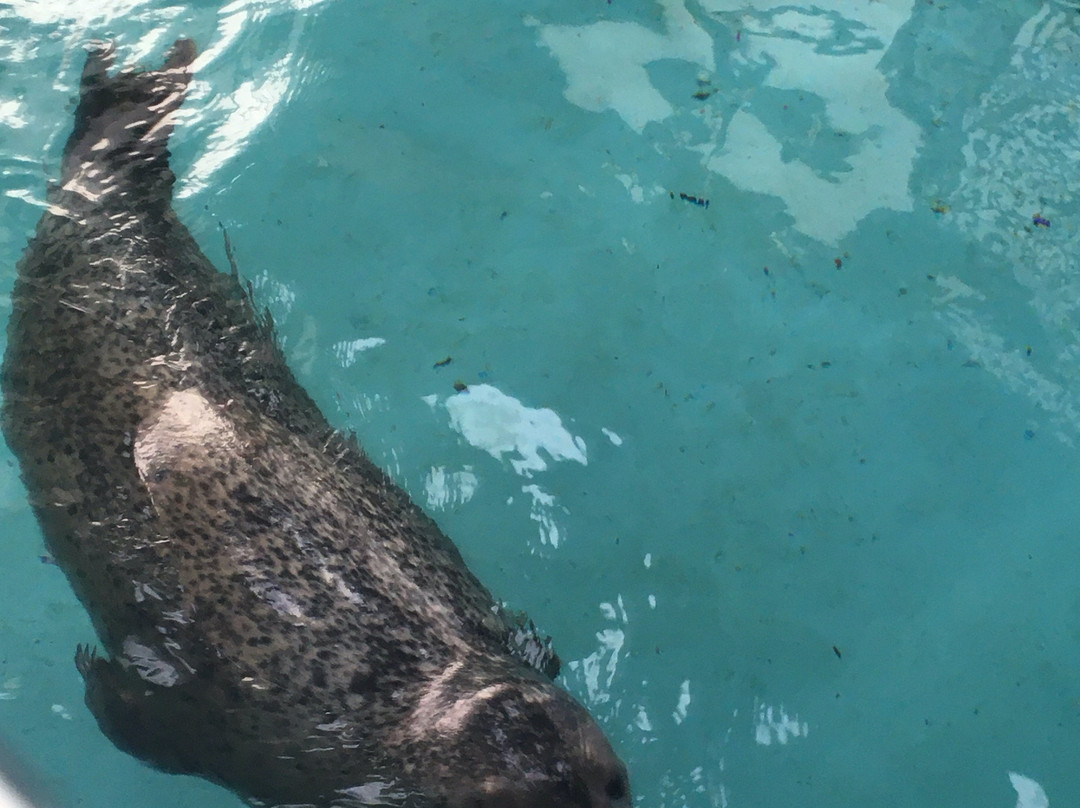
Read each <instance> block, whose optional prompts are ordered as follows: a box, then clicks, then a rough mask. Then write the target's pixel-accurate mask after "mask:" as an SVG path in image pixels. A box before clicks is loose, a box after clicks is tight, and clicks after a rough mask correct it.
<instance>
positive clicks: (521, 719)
mask: <svg viewBox="0 0 1080 808" xmlns="http://www.w3.org/2000/svg"><path fill="white" fill-rule="evenodd" d="M195 56H196V49H195V46H194V44H193V43H192V42H191V41H190V40H184V39H181V40H178V41H177V42H176V43H175V44H174V45H173V47H172V49H171V50H170V52H169V54H168V55H167V57H166V59H165V62H164V65H163V66H162V67H161V68H159V69H156V70H144V71H139V70H134V69H125V70H121V71H118V72H115V73H114V72H112V63H113V61H114V54H113V52H112V50H111V48H110V47H108V46H104V45H93V46H91V48H90V50H89V54H88V58H87V61H86V67H85V69H84V71H83V74H82V79H81V87H80V96H79V103H78V108H77V110H76V112H75V123H74V130H73V132H72V134H71V136H70V138H69V140H68V141H67V144H66V146H65V149H64V155H63V162H62V176H61V179H60V181H59V183H57V184H54V185H53V186H52V187H51V188H50V190H49V194H48V207H47V210H46V212H45V213H44V215H43V216H42V217H41V220H40V222H39V224H38V226H37V231H36V234H35V235H34V237H33V238H32V240H31V241H30V244H29V246H28V247H27V250H26V253H25V254H24V256H23V258H22V260H21V261H20V263H19V271H18V278H17V280H16V283H15V287H14V291H13V294H12V308H13V311H12V315H11V321H10V324H9V327H8V346H7V351H6V354H5V356H4V364H3V371H2V382H3V410H2V419H3V430H4V434H5V436H6V438H7V441H8V443H9V445H10V446H11V448H12V450H13V452H14V453H15V455H16V456H17V458H18V461H19V464H20V468H21V472H22V477H23V480H24V481H25V484H26V487H27V490H28V492H29V498H30V502H31V504H32V506H33V508H34V511H35V512H36V515H37V518H38V520H39V522H40V524H41V527H42V530H43V533H44V535H45V538H46V542H47V544H48V546H49V548H50V550H51V552H52V553H53V555H54V556H55V558H56V560H57V562H58V564H59V565H60V566H61V567H62V568H63V570H64V571H65V573H66V574H67V576H68V578H69V580H70V582H71V584H72V587H73V588H74V590H75V592H76V594H77V595H78V597H79V598H80V600H81V601H82V603H83V604H84V605H85V607H86V608H87V611H88V612H89V613H90V615H91V617H92V619H93V622H94V627H95V631H96V633H97V635H98V637H99V640H100V643H101V645H102V646H103V648H104V650H105V652H106V653H105V654H101V655H99V654H98V653H97V652H96V651H93V650H89V649H88V648H86V647H82V646H80V648H79V649H78V650H77V652H76V664H77V666H78V669H79V670H80V671H81V673H82V675H83V676H84V678H85V681H86V702H87V704H88V706H89V708H90V710H91V711H92V712H93V714H94V716H95V717H96V719H97V721H98V723H99V725H100V727H101V729H102V730H103V731H104V732H105V734H106V735H107V736H108V737H109V738H110V739H112V741H113V742H114V743H115V744H116V745H117V746H119V747H120V748H122V749H124V750H126V751H128V752H130V753H132V754H134V755H136V756H138V757H140V758H142V759H143V760H145V761H147V762H148V763H150V764H152V765H154V766H157V767H159V768H161V769H164V770H166V771H172V772H184V773H190V774H196V775H200V776H202V777H205V778H208V779H210V780H213V781H216V782H218V783H220V784H223V785H224V786H226V787H228V788H230V789H232V790H233V791H235V792H236V793H238V794H240V795H241V796H243V797H245V798H247V799H250V800H257V801H260V802H262V803H264V804H267V803H269V804H289V805H311V806H331V805H335V806H336V805H370V804H373V803H377V804H388V805H398V806H409V807H410V808H412V807H415V808H627V807H628V806H629V805H630V800H631V797H630V789H629V784H628V779H627V774H626V769H625V767H624V765H623V764H622V762H621V761H620V760H619V759H618V757H617V756H616V754H615V752H614V751H613V750H612V747H611V745H610V744H609V742H608V740H607V739H606V738H605V737H604V735H603V733H602V732H601V730H600V728H599V727H598V726H597V725H596V723H595V722H594V721H593V720H592V718H591V717H590V716H589V714H588V712H587V711H586V710H585V708H584V707H582V706H581V705H580V704H579V703H577V702H576V701H575V700H574V699H573V698H572V697H571V696H570V695H569V694H568V693H566V692H565V691H564V690H562V689H560V688H559V687H558V686H556V685H555V684H554V683H553V681H552V677H553V675H554V674H555V672H556V671H557V669H558V659H557V657H556V656H555V655H554V653H553V652H552V651H551V649H550V646H549V644H548V643H547V642H546V641H544V640H541V639H540V637H539V636H538V635H537V634H536V632H535V629H534V628H533V627H532V625H531V623H529V622H528V621H527V620H525V619H524V618H522V617H520V616H516V615H515V614H511V613H509V612H508V611H506V610H504V609H503V608H501V607H500V606H498V605H497V604H496V602H495V601H494V600H493V598H492V596H491V594H490V593H489V592H488V590H487V589H485V588H484V586H483V585H482V584H481V583H480V582H479V581H478V580H477V579H476V577H474V575H473V574H472V573H471V572H470V571H469V570H468V568H467V567H466V565H465V563H464V562H463V561H462V558H461V555H460V554H459V553H458V551H457V549H456V548H455V547H454V545H453V544H452V543H451V541H450V540H449V539H448V538H447V537H446V536H445V535H444V534H443V533H442V532H441V531H440V530H439V528H438V527H437V526H436V524H435V523H434V522H433V521H432V520H431V519H430V518H429V517H428V516H426V515H425V514H424V512H423V511H422V510H421V509H420V508H419V507H417V506H416V505H415V504H414V503H413V502H412V501H411V500H410V499H409V497H408V496H407V494H406V493H405V492H404V491H403V490H402V489H400V488H399V487H398V486H397V485H395V484H394V482H393V481H392V480H391V479H390V478H389V477H388V476H387V475H386V474H384V473H383V472H382V471H381V470H380V469H379V468H378V467H376V465H375V464H374V463H372V462H371V461H370V460H369V459H368V458H367V457H366V456H365V455H364V453H363V452H362V450H361V449H360V448H359V446H358V445H357V443H356V441H355V439H354V438H352V437H349V436H346V435H342V434H340V433H338V432H336V431H335V430H334V429H333V428H331V426H330V425H329V424H328V422H327V421H326V419H325V418H324V416H323V415H322V413H321V412H320V411H319V409H318V407H317V406H316V405H315V403H314V402H313V401H312V399H311V398H310V397H309V396H308V395H307V393H306V392H305V391H304V390H303V389H302V387H301V386H300V385H299V384H298V383H297V381H296V380H295V378H294V377H293V375H292V373H291V372H290V371H289V368H288V367H287V365H286V363H285V360H284V357H283V355H282V352H281V350H280V348H279V346H278V343H277V341H276V340H275V337H274V331H273V324H272V322H271V320H270V317H269V314H268V313H263V314H260V313H259V312H258V310H257V309H256V307H255V305H254V304H253V301H252V297H251V291H250V287H247V288H245V287H244V285H243V284H242V283H241V282H240V280H239V278H238V277H237V274H236V272H235V268H234V270H233V272H232V273H231V274H226V273H221V272H218V271H217V269H215V267H214V266H213V265H212V264H211V262H210V261H209V260H208V259H207V258H206V256H205V255H204V254H203V253H202V251H201V250H200V249H199V247H198V245H197V244H196V242H195V240H194V239H193V238H192V236H191V234H190V233H189V232H188V230H187V229H186V228H185V227H184V225H183V224H182V223H181V222H180V220H179V219H178V217H177V215H176V213H175V212H174V210H173V207H172V188H173V184H174V179H175V178H174V175H173V173H172V171H171V169H170V167H169V151H168V140H169V136H170V134H171V132H172V128H173V124H172V119H173V116H174V113H175V112H176V110H177V109H178V108H179V106H180V104H181V103H182V101H183V99H184V95H185V92H186V89H187V87H188V84H189V82H190V79H191V73H192V68H191V65H192V62H193V61H194V59H195Z"/></svg>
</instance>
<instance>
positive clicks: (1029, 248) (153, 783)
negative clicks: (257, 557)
mask: <svg viewBox="0 0 1080 808" xmlns="http://www.w3.org/2000/svg"><path fill="white" fill-rule="evenodd" d="M181 35H185V36H191V37H193V38H194V39H195V40H196V41H197V43H198V44H199V46H200V49H201V50H202V51H203V56H202V57H201V59H200V61H199V63H198V72H197V74H196V84H195V87H194V90H193V92H192V94H191V96H190V97H189V100H188V102H187V104H186V105H185V108H184V114H183V119H182V123H181V125H180V126H179V128H178V130H177V133H176V135H175V136H174V148H173V152H174V168H175V170H176V172H177V174H178V175H179V176H180V178H181V184H180V187H179V192H178V199H177V202H176V204H177V208H178V210H179V212H180V215H181V217H182V218H183V220H184V221H185V222H186V223H187V225H188V226H189V228H190V229H191V230H192V232H193V233H194V234H195V236H196V238H198V239H199V241H200V243H201V244H202V245H203V247H204V249H205V250H206V251H207V253H208V254H209V255H210V256H211V257H212V258H213V259H214V260H215V261H216V262H217V264H218V265H219V267H227V261H226V256H225V250H224V240H223V238H222V235H221V228H222V227H224V228H227V230H228V232H229V236H230V239H231V242H232V244H233V246H234V249H235V255H236V260H237V262H238V264H239V267H240V271H241V272H242V273H243V274H244V275H245V276H246V277H248V278H249V279H251V280H252V282H253V284H254V286H255V287H256V293H257V296H258V298H259V300H260V301H261V302H263V303H264V304H265V305H266V306H268V307H269V309H270V310H271V312H272V313H273V316H274V320H275V322H276V323H277V325H278V329H279V332H280V335H281V340H282V342H283V344H284V347H285V351H286V354H287V355H288V357H289V360H290V363H291V365H292V367H293V368H294V370H295V371H296V373H297V375H298V377H299V378H300V379H301V381H302V382H303V384H304V385H305V386H306V387H307V388H308V390H309V391H310V392H311V393H312V395H313V396H314V397H315V398H316V399H317V400H318V401H319V403H320V405H321V406H322V407H323V409H324V411H326V412H327V414H328V416H329V417H330V419H331V421H333V422H334V423H335V424H336V425H338V426H340V427H342V428H346V429H352V430H355V431H356V432H357V434H358V435H359V437H360V439H361V441H362V443H363V444H364V445H365V446H366V448H367V450H368V451H369V453H370V454H371V455H372V456H373V457H374V458H375V459H376V460H377V461H378V462H379V463H380V464H381V465H383V466H384V467H385V468H387V469H388V470H389V471H390V472H391V473H392V474H393V476H394V477H395V478H396V479H397V480H398V482H399V483H400V484H402V485H403V486H404V487H405V488H407V489H408V490H409V491H410V492H411V494H412V495H413V496H414V498H416V499H417V500H418V501H419V502H420V503H422V504H423V505H425V507H426V508H427V509H428V510H429V511H430V512H431V513H432V514H433V515H434V516H435V517H436V519H437V520H438V521H439V523H440V524H441V526H442V527H443V528H444V530H445V531H446V532H447V533H448V534H449V535H450V536H451V537H453V538H454V540H455V541H456V542H457V544H458V545H459V547H460V548H461V550H462V552H463V554H464V555H465V557H466V558H467V560H468V561H469V563H470V565H471V566H472V567H473V569H474V570H475V571H476V572H477V574H478V575H479V577H480V578H481V579H482V580H483V581H484V582H485V583H486V584H487V585H488V586H489V587H490V588H491V589H492V590H493V592H495V593H496V594H497V596H499V597H501V598H503V599H505V600H507V601H509V602H510V603H511V604H512V605H513V606H515V607H517V608H522V609H526V610H527V611H529V612H530V614H531V615H532V617H533V618H534V619H535V620H536V622H537V623H538V624H539V625H540V626H541V627H542V628H543V629H544V630H545V631H546V632H549V633H551V634H552V635H553V636H554V638H555V641H556V645H557V647H558V649H559V651H560V653H561V655H562V657H563V658H564V660H567V661H568V664H567V665H566V668H565V670H564V676H563V677H562V682H563V684H564V685H565V686H566V687H567V688H568V689H569V690H571V691H572V692H573V693H574V694H575V695H576V696H578V697H579V698H580V699H581V700H582V701H583V702H584V703H585V704H586V705H587V706H588V707H589V708H590V710H591V711H592V713H593V714H594V715H595V716H596V717H597V719H598V720H599V721H600V722H601V724H602V725H603V727H604V728H605V730H606V732H607V733H608V735H609V736H610V737H611V739H612V741H613V743H614V744H615V745H616V747H617V748H618V749H619V750H620V752H621V754H622V756H623V758H624V759H625V760H626V762H627V764H628V766H629V768H630V771H631V776H632V781H633V784H634V790H635V797H636V803H637V804H638V805H640V806H643V808H683V806H686V807H687V808H706V807H708V806H713V807H716V808H726V807H727V806H731V808H739V807H740V806H746V808H750V806H763V805H768V806H802V807H803V808H807V807H811V806H822V807H824V806H829V808H843V807H845V806H852V807H853V808H854V806H866V805H890V806H897V807H898V808H902V807H903V806H912V807H913V808H915V807H916V806H917V807H918V808H924V807H925V806H931V805H945V804H948V805H963V806H979V808H983V807H984V806H1003V807H1004V806H1011V805H1013V804H1014V803H1016V804H1019V805H1020V806H1021V808H1042V807H1043V806H1046V805H1049V804H1051V803H1052V804H1053V805H1055V806H1068V805H1075V804H1076V803H1077V801H1078V800H1080V766H1078V765H1077V760H1078V749H1080V591H1078V588H1077V586H1076V584H1075V581H1076V578H1077V569H1078V568H1080V528H1078V527H1077V525H1080V497H1078V496H1077V489H1078V484H1080V478H1078V471H1080V468H1078V461H1080V455H1078V450H1080V383H1078V382H1080V310H1078V309H1080V262H1078V259H1077V257H1076V256H1078V255H1080V181H1078V180H1077V174H1076V171H1077V165H1078V163H1080V159H1078V158H1080V126H1078V117H1080V107H1078V106H1077V103H1076V99H1077V98H1078V97H1080V61H1078V60H1080V13H1078V9H1077V7H1076V5H1075V4H1071V3H1066V2H1057V0H1054V1H1053V2H1034V1H1032V2H1025V1H1024V0H1017V1H1016V2H1006V0H948V1H947V2H946V1H945V0H929V1H926V0H816V2H814V3H812V4H800V3H794V4H793V3H788V2H779V1H778V0H777V1H775V2H774V0H697V1H696V2H695V1H694V0H660V2H655V3H649V2H642V3H633V2H627V1H626V0H608V2H601V0H593V2H586V3H557V2H552V1H551V0H531V2H527V3H503V2H492V0H475V2H470V3H468V4H462V3H460V2H458V1H457V0H429V1H428V2H425V3H401V2H386V1H385V0H384V1H383V2H359V0H291V2H290V1H289V0H280V1H279V2H277V1H275V0H236V1H235V2H232V3H230V4H228V5H220V4H215V3H210V2H187V3H181V2H171V3H165V2H143V0H108V2H105V0H95V2H89V0H83V2H75V3H69V2H59V1H58V0H57V1H56V2H44V1H43V0H12V1H11V2H8V3H7V4H5V5H4V6H2V7H0V66H2V67H0V190H2V191H3V194H2V195H0V205H2V214H0V316H3V317H4V318H5V319H6V316H7V314H8V313H9V312H10V308H11V304H10V296H9V293H10V290H11V287H12V284H13V282H14V277H15V264H16V261H17V260H18V257H19V255H20V254H21V252H22V250H23V247H24V246H25V244H26V240H27V237H28V235H29V234H30V233H31V232H32V229H33V227H34V225H35V223H36V221H37V219H38V217H39V216H40V214H41V210H42V204H43V200H44V195H45V189H46V186H47V182H48V181H49V180H51V179H54V178H55V177H56V176H57V174H58V158H59V155H60V152H61V149H62V146H63V142H64V140H65V139H66V137H67V134H68V132H69V130H70V126H71V113H72V109H73V108H72V103H71V97H72V95H73V94H74V92H75V88H76V87H77V82H78V76H79V71H80V70H81V66H82V61H83V54H82V50H81V49H80V46H81V45H82V43H84V42H86V41H87V40H89V39H93V38H109V39H112V40H114V41H115V42H116V44H117V46H118V48H119V57H118V61H120V62H121V63H125V64H127V63H143V64H147V65H156V64H158V63H159V62H160V58H161V54H163V52H164V51H165V49H166V48H167V47H168V44H169V43H171V42H172V41H173V40H174V39H175V38H176V37H178V36H181ZM3 339H4V337H3V336H2V335H0V341H2V340H3ZM0 347H2V346H0ZM447 360H449V361H447ZM459 382H460V383H463V384H464V385H466V386H467V387H468V389H467V390H466V391H458V390H457V389H455V384H456V383H459ZM458 386H460V385H458ZM48 561H49V559H48V557H47V553H46V550H45V549H44V546H43V544H42V540H41V536H40V532H39V530H38V528H37V525H36V523H35V521H34V519H33V517H32V514H31V513H30V511H29V509H28V506H27V504H26V499H25V492H24V490H23V488H22V485H21V482H20V481H19V479H18V476H17V473H16V471H15V468H14V459H13V458H12V456H11V455H10V453H9V452H8V451H7V450H6V448H3V447H2V446H0V738H2V739H3V740H4V741H5V742H6V743H8V744H10V745H11V746H12V748H13V749H14V750H15V751H16V753H17V754H18V755H19V756H20V757H21V758H22V759H23V761H24V762H25V763H27V764H28V765H29V766H30V767H31V768H32V769H34V770H35V771H36V772H37V773H38V776H39V779H40V781H41V783H42V784H43V786H44V787H45V788H46V789H47V790H48V791H49V792H50V793H52V794H53V795H55V797H56V799H57V801H58V802H59V803H61V804H64V805H71V806H76V805H77V806H84V808H106V807H109V808H111V806H115V805H117V804H124V805H140V806H141V805H153V806H160V807H162V808H165V807H166V806H191V805H205V806H215V807H216V806H234V805H238V804H239V801H238V799H237V798H236V797H234V796H232V795H230V794H229V793H228V792H226V791H224V790H222V789H220V788H217V787H215V786H213V785H210V784H208V783H205V782H203V781H201V780H198V779H194V778H182V777H175V776H170V775H165V774H161V773H157V772H155V771H153V770H151V769H149V768H147V767H145V766H143V765H142V764H140V763H138V762H137V761H135V760H133V759H131V758H129V757H127V756H125V755H124V754H123V753H121V752H119V751H117V750H116V749H114V748H113V747H112V746H111V745H110V744H109V742H108V741H107V740H106V739H105V738H104V736H103V735H101V734H100V733H99V731H98V729H97V726H96V724H95V722H94V720H93V718H92V716H91V715H90V713H89V711H88V710H87V709H86V708H85V707H84V706H83V703H82V682H81V679H80V677H79V675H78V673H77V672H76V670H75V666H74V664H73V655H74V650H75V646H76V644H77V643H80V642H89V641H91V640H92V639H93V634H92V629H91V626H90V623H89V620H88V618H87V617H86V615H85V613H84V612H83V610H82V608H81V606H80V605H79V603H78V602H77V601H76V600H75V598H74V596H73V595H72V594H71V591H70V589H69V587H68V585H67V582H66V580H65V578H64V577H63V574H62V573H61V572H60V570H59V569H58V568H57V567H56V566H55V565H52V564H50V563H48Z"/></svg>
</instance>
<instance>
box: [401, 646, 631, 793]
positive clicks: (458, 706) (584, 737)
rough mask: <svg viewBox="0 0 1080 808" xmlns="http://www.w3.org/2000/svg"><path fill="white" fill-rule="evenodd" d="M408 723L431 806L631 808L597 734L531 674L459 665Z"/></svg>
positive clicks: (563, 696) (623, 780)
mask: <svg viewBox="0 0 1080 808" xmlns="http://www.w3.org/2000/svg"><path fill="white" fill-rule="evenodd" d="M493 674H494V675H493ZM413 719H414V720H413V721H412V722H411V723H410V729H409V731H408V736H409V741H408V742H407V743H406V746H407V748H408V749H409V751H410V753H411V754H410V757H412V760H410V764H411V765H410V768H412V769H413V770H414V772H415V774H416V776H417V779H418V780H419V781H420V782H421V783H422V784H423V788H424V790H425V791H426V792H427V793H428V794H430V795H431V796H432V797H433V799H434V803H435V805H437V806H445V808H629V806H630V803H631V797H630V784H629V780H628V778H627V774H626V767H625V766H624V765H623V763H622V761H620V760H619V758H618V757H617V756H616V754H615V752H614V750H613V749H612V748H611V744H609V743H608V741H607V738H605V737H604V734H603V732H602V731H601V730H600V728H599V727H598V726H597V725H596V723H595V722H594V721H593V719H592V718H591V717H590V716H589V714H588V712H586V710H585V708H584V707H582V706H581V705H580V704H578V703H577V702H576V701H574V699H573V698H571V697H570V695H569V694H567V693H566V692H564V691H563V690H561V689H559V688H558V687H556V686H555V685H553V684H551V683H550V682H548V681H546V680H544V679H542V678H541V677H539V676H534V675H533V674H532V673H531V672H530V671H526V670H522V669H517V670H513V671H512V672H508V671H505V670H504V671H500V672H493V671H491V670H488V671H484V672H481V671H479V670H477V668H476V667H471V668H467V667H466V665H465V664H464V663H455V664H454V665H451V666H450V667H449V668H448V669H447V670H446V671H444V672H443V674H442V675H441V676H439V677H437V678H436V680H434V681H433V682H432V683H431V686H430V688H429V689H428V690H427V692H426V693H425V695H424V696H423V697H422V698H421V700H420V703H419V705H418V707H417V708H416V710H415V712H414V715H413Z"/></svg>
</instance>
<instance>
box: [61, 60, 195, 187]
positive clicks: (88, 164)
mask: <svg viewBox="0 0 1080 808" xmlns="http://www.w3.org/2000/svg"><path fill="white" fill-rule="evenodd" d="M196 55H197V51H196V48H195V43H194V42H192V41H191V40H190V39H178V40H176V42H175V43H174V44H173V46H172V48H171V49H170V50H169V53H168V54H167V55H166V58H165V63H164V64H163V65H162V66H161V67H160V68H159V69H157V70H145V71H142V72H138V71H135V70H121V71H119V72H117V73H116V74H115V75H110V74H109V70H110V69H111V68H112V65H113V61H114V58H115V49H114V48H113V46H112V45H111V44H109V43H103V42H94V43H91V45H90V47H89V49H88V53H87V57H86V65H85V67H84V68H83V72H82V79H81V81H80V85H79V106H78V108H77V109H76V110H75V128H74V130H73V131H72V133H71V137H70V138H68V141H67V145H66V146H65V147H64V162H63V176H62V179H61V182H62V183H63V184H64V185H65V186H66V187H68V186H74V189H75V190H79V191H81V192H83V194H84V195H86V196H89V197H91V198H94V199H97V198H99V197H100V196H101V195H102V194H106V193H108V192H109V191H110V190H113V189H115V188H117V187H123V190H124V193H125V194H127V193H132V192H136V193H139V194H143V193H145V192H146V191H150V192H152V193H156V194H160V193H161V192H162V191H165V192H166V196H168V195H169V194H170V193H171V189H172V174H171V172H169V171H168V151H167V149H166V147H167V145H168V141H169V135H170V134H171V133H172V128H173V123H172V118H173V113H175V112H176V110H177V109H179V108H180V105H181V104H182V103H183V101H184V96H185V95H186V93H187V87H188V84H189V83H190V81H191V65H192V63H193V62H194V61H195V56H196ZM163 172H165V173H167V178H166V179H167V182H166V183H165V184H164V186H162V184H161V183H160V182H156V180H157V179H158V178H159V177H158V175H162V174H163ZM125 178H130V179H132V180H135V181H134V182H126V183H125V182H123V180H124V179H125ZM162 178H165V177H162ZM147 186H149V187H147Z"/></svg>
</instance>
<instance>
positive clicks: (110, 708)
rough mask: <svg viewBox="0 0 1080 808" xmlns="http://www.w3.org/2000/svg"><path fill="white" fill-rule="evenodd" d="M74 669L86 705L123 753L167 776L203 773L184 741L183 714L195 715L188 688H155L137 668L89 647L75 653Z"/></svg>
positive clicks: (81, 646) (81, 648)
mask: <svg viewBox="0 0 1080 808" xmlns="http://www.w3.org/2000/svg"><path fill="white" fill-rule="evenodd" d="M75 667H77V668H78V669H79V673H81V674H82V677H83V679H84V680H85V682H86V706H87V707H89V708H90V712H91V713H93V714H94V718H96V719H97V722H98V726H99V727H101V731H102V732H104V733H105V735H107V736H108V738H109V740H110V741H112V742H113V743H114V744H116V746H117V747H118V748H119V749H121V750H123V751H124V752H127V753H128V754H130V755H134V756H135V757H137V758H139V759H140V760H143V761H145V762H146V763H149V764H150V765H151V766H154V767H156V768H159V769H162V770H164V771H167V772H173V773H177V774H188V773H194V772H197V771H198V761H196V760H193V759H191V753H190V750H191V747H190V746H189V745H187V744H185V743H183V741H182V739H183V736H184V735H185V733H186V731H187V730H186V726H187V722H186V721H185V718H184V715H185V713H187V714H189V715H190V710H191V703H192V702H193V699H192V698H191V694H190V693H185V692H184V691H185V690H186V689H187V688H186V686H184V685H180V686H177V687H160V686H157V685H153V684H150V683H149V682H147V681H146V680H144V679H143V678H142V677H141V676H140V675H139V674H138V672H137V671H136V670H135V668H133V667H130V666H128V667H125V666H124V665H121V664H120V663H119V662H118V661H117V660H115V659H105V658H104V657H100V656H98V655H97V651H96V649H93V648H90V647H89V646H86V645H80V646H78V648H77V649H76V650H75ZM185 750H188V751H187V752H186V753H185Z"/></svg>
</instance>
